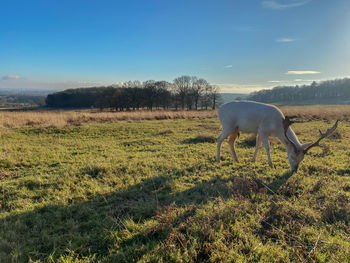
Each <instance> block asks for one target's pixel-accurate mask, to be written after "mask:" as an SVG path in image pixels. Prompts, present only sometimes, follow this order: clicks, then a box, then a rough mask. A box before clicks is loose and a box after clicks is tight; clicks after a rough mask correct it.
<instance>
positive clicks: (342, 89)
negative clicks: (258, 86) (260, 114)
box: [247, 78, 350, 104]
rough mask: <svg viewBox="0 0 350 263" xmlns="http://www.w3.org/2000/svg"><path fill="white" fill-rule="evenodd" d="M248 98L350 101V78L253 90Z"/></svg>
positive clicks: (291, 101)
mask: <svg viewBox="0 0 350 263" xmlns="http://www.w3.org/2000/svg"><path fill="white" fill-rule="evenodd" d="M247 99H248V100H254V101H259V102H267V103H269V102H287V103H290V104H301V103H303V102H309V103H328V104H331V103H335V104H338V103H349V102H350V79H348V78H344V79H335V80H327V81H322V82H319V83H317V82H315V81H314V82H312V83H311V84H310V85H302V86H298V85H296V86H279V87H275V88H273V89H270V90H260V91H256V92H252V93H250V94H249V96H248V97H247Z"/></svg>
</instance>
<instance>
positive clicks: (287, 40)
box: [275, 37, 296, 43]
mask: <svg viewBox="0 0 350 263" xmlns="http://www.w3.org/2000/svg"><path fill="white" fill-rule="evenodd" d="M275 41H276V42H282V43H288V42H293V41H296V39H295V38H288V37H281V38H277V39H276V40H275Z"/></svg>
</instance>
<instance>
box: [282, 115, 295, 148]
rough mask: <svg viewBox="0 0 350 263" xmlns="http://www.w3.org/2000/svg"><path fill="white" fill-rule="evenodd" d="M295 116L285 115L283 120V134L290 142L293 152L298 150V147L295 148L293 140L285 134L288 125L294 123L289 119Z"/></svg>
mask: <svg viewBox="0 0 350 263" xmlns="http://www.w3.org/2000/svg"><path fill="white" fill-rule="evenodd" d="M296 117H297V116H286V117H284V120H283V129H284V135H285V136H286V139H287V140H288V141H289V142H290V143H291V145H292V146H293V148H294V151H295V152H297V151H298V148H297V146H296V145H295V144H294V142H292V141H291V140H290V139H289V137H288V136H287V130H288V127H289V126H290V125H292V124H293V123H294V121H291V119H293V118H296Z"/></svg>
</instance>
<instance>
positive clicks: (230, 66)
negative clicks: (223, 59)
mask: <svg viewBox="0 0 350 263" xmlns="http://www.w3.org/2000/svg"><path fill="white" fill-rule="evenodd" d="M224 68H232V65H226V66H225V67H224Z"/></svg>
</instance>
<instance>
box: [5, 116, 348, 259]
mask: <svg viewBox="0 0 350 263" xmlns="http://www.w3.org/2000/svg"><path fill="white" fill-rule="evenodd" d="M329 126H330V123H324V122H311V123H298V124H295V125H294V130H295V131H296V133H297V135H298V136H299V139H300V140H301V142H308V141H312V140H315V139H316V138H317V136H318V132H317V130H318V128H319V127H321V129H323V130H324V129H325V128H326V127H329ZM349 129H350V124H349V123H346V122H343V123H341V124H340V125H339V127H338V130H337V131H338V133H337V134H336V135H337V136H333V137H331V138H327V139H325V140H324V141H323V144H324V145H325V147H324V148H322V149H321V148H316V149H313V150H312V153H311V154H310V155H309V156H306V157H305V160H304V161H303V162H302V163H301V165H300V168H299V171H298V173H297V174H294V175H292V176H291V175H290V173H289V172H288V171H289V165H288V163H287V158H286V152H285V149H284V147H283V146H282V145H281V144H279V143H277V142H276V141H275V140H273V141H272V149H271V154H272V159H273V161H274V164H275V166H276V169H271V168H270V167H269V166H268V164H267V158H266V154H265V151H264V150H263V149H262V150H261V151H260V152H259V155H258V158H257V162H256V163H254V164H253V163H251V162H250V159H251V158H252V155H253V152H254V148H252V147H250V146H249V142H247V143H245V140H247V138H249V136H250V135H243V136H241V138H240V139H239V141H240V142H238V143H237V146H236V151H237V153H238V157H239V158H240V161H241V162H240V163H239V164H233V161H232V158H231V155H230V153H229V147H228V145H226V144H223V145H222V159H223V161H222V162H221V163H220V164H217V163H216V162H215V154H216V137H217V136H218V135H219V133H220V126H219V123H218V121H217V120H215V119H205V120H163V121H144V122H130V123H129V122H121V123H114V124H100V125H86V126H77V127H76V126H70V127H65V128H19V129H5V128H3V129H1V130H0V149H1V152H0V237H1V238H0V262H28V261H31V262H33V261H34V262H135V261H141V262H204V261H211V262H222V261H226V262H247V261H250V262H259V261H260V262H303V261H305V262H306V261H308V262H349V261H350V256H349V255H350V204H349V200H350V165H349V159H350V148H349V141H350V132H349Z"/></svg>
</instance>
